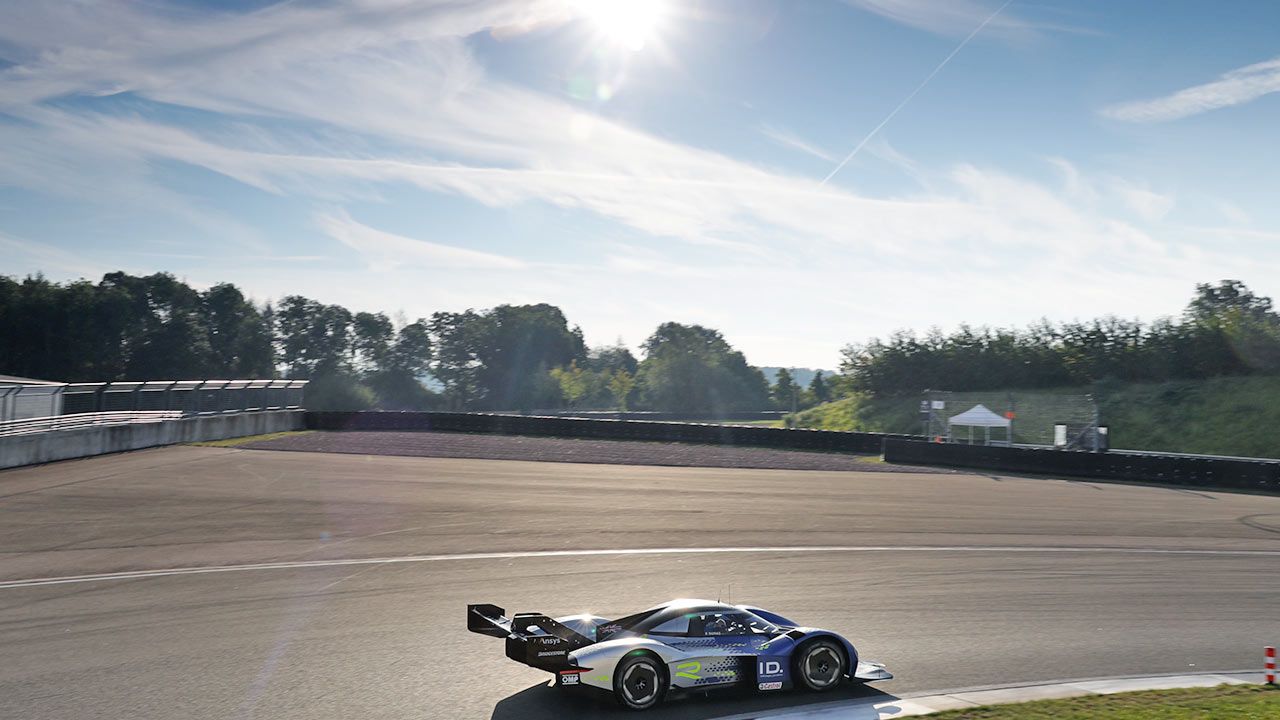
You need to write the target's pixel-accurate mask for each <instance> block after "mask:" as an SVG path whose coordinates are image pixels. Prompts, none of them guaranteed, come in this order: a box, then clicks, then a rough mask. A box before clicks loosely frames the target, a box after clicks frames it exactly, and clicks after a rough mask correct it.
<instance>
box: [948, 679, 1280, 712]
mask: <svg viewBox="0 0 1280 720" xmlns="http://www.w3.org/2000/svg"><path fill="white" fill-rule="evenodd" d="M930 717H934V718H938V720H1050V719H1051V718H1052V720H1193V719H1194V720H1204V719H1205V718H1212V719H1213V720H1237V719H1239V720H1266V719H1271V718H1280V687H1276V686H1267V685H1219V686H1217V687H1211V688H1178V689H1174V690H1143V691H1140V692H1129V693H1117V694H1114V695H1086V696H1084V697H1076V698H1067V699H1063V700H1037V701H1035V702H1028V703H1016V704H1012V705H991V706H987V707H980V708H972V709H967V710H948V711H946V712H940V713H936V714H933V715H931V716H930Z"/></svg>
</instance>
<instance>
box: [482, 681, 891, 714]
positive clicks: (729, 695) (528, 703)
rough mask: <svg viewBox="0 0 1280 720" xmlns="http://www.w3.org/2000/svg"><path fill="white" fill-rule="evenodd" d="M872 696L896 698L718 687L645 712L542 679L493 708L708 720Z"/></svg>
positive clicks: (866, 691)
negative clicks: (766, 692)
mask: <svg viewBox="0 0 1280 720" xmlns="http://www.w3.org/2000/svg"><path fill="white" fill-rule="evenodd" d="M858 699H868V700H875V701H876V702H889V701H892V700H896V699H897V696H895V695H889V694H888V693H885V692H881V691H880V690H877V689H875V688H873V687H871V686H869V685H862V684H859V683H845V684H844V685H841V686H840V688H839V689H836V690H832V691H831V692H825V693H807V692H803V691H795V690H792V691H788V692H782V693H776V694H757V693H755V692H752V691H750V690H718V691H715V692H711V693H703V694H696V695H688V696H681V697H676V698H671V699H668V700H666V701H664V702H663V703H662V704H660V705H658V706H657V707H655V708H653V709H652V710H647V711H645V712H644V713H639V714H637V713H632V712H628V711H627V710H624V709H623V708H621V707H619V706H618V705H617V704H616V703H615V702H614V701H613V698H612V697H610V696H609V695H607V694H605V693H603V692H600V693H593V692H590V691H586V692H584V691H567V692H566V691H565V690H563V689H559V688H554V687H549V686H547V685H545V684H542V683H539V684H538V685H534V686H532V687H529V688H526V689H524V690H521V691H520V692H518V693H516V694H514V695H511V696H508V697H506V698H504V699H503V700H501V701H499V702H498V704H497V705H496V706H494V708H493V715H492V720H517V719H519V720H542V719H543V718H546V719H548V720H564V719H565V718H575V719H576V718H627V717H631V718H636V717H641V716H643V717H644V718H645V720H708V719H710V718H719V717H724V716H726V715H739V714H744V713H756V712H764V711H773V710H783V709H788V708H795V709H799V708H803V707H804V706H806V705H814V704H818V703H830V702H840V701H848V700H858Z"/></svg>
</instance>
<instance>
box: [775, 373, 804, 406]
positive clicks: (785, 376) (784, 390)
mask: <svg viewBox="0 0 1280 720" xmlns="http://www.w3.org/2000/svg"><path fill="white" fill-rule="evenodd" d="M799 393H800V387H799V386H798V385H796V383H795V381H794V380H792V379H791V371H790V370H788V369H787V368H779V369H778V377H777V379H776V380H775V381H774V384H773V401H774V402H775V403H777V405H778V408H779V409H781V410H795V409H797V406H798V405H799V402H800V396H799Z"/></svg>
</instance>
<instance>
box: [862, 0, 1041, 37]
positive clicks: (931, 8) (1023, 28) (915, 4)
mask: <svg viewBox="0 0 1280 720" xmlns="http://www.w3.org/2000/svg"><path fill="white" fill-rule="evenodd" d="M844 1H845V3H847V4H849V5H851V6H853V7H855V8H858V9H859V10H865V11H867V12H870V13H874V14H876V15H879V16H881V17H884V18H888V19H889V20H892V21H894V22H897V23H901V24H903V25H909V26H911V27H914V28H918V29H920V30H924V31H926V32H931V33H933V34H935V35H945V36H948V37H964V36H965V35H967V34H969V33H970V32H971V31H972V30H973V28H974V27H975V26H976V25H977V24H978V23H981V22H983V21H984V20H986V19H987V18H988V17H991V14H992V12H993V11H995V9H996V8H998V7H999V6H1000V1H1001V0H992V1H991V2H977V1H975V0H946V2H937V1H936V0H844ZM1038 27H1040V26H1037V25H1035V24H1034V23H1031V22H1029V21H1027V20H1024V19H1022V18H1019V17H1017V16H1016V15H1012V14H1010V13H1008V12H1001V13H999V14H998V15H996V16H995V17H992V18H991V21H990V22H989V23H988V29H989V30H990V31H991V32H993V33H996V34H1001V33H1003V34H1005V35H1013V36H1027V35H1030V34H1033V33H1034V32H1035V31H1036V30H1037V28H1038Z"/></svg>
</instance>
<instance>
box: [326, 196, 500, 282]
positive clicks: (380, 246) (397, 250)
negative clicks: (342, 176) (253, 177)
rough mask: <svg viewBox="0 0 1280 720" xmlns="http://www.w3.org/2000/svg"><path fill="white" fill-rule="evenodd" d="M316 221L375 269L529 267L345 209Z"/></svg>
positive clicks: (495, 268) (496, 268) (327, 232)
mask: <svg viewBox="0 0 1280 720" xmlns="http://www.w3.org/2000/svg"><path fill="white" fill-rule="evenodd" d="M316 223H317V224H318V225H319V226H320V229H321V230H322V231H323V232H324V233H325V234H326V235H328V236H329V237H331V238H333V239H335V240H337V241H338V242H340V243H342V244H343V245H346V246H347V247H349V248H351V249H352V250H355V251H356V252H357V253H360V255H361V256H363V257H364V258H365V260H366V261H367V262H368V263H369V265H370V267H372V268H373V269H375V270H390V269H394V268H396V267H399V266H401V265H419V266H424V265H425V266H427V267H432V268H441V269H449V270H458V269H469V270H477V269H478V270H518V269H520V268H523V267H525V264H524V263H523V262H521V261H519V260H516V259H513V258H509V257H504V256H502V255H494V254H491V253H485V252H478V251H476V250H468V249H466V248H460V247H453V246H451V245H441V244H439V243H434V242H429V241H427V240H419V239H416V238H410V237H405V236H404V235H397V234H395V233H389V232H386V231H384V230H378V229H377V228H372V227H369V226H368V225H364V224H362V223H359V222H356V221H355V220H353V219H352V218H351V216H350V215H348V214H347V213H346V212H345V211H342V210H338V211H335V212H332V213H328V214H324V215H320V216H319V217H317V218H316Z"/></svg>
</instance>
